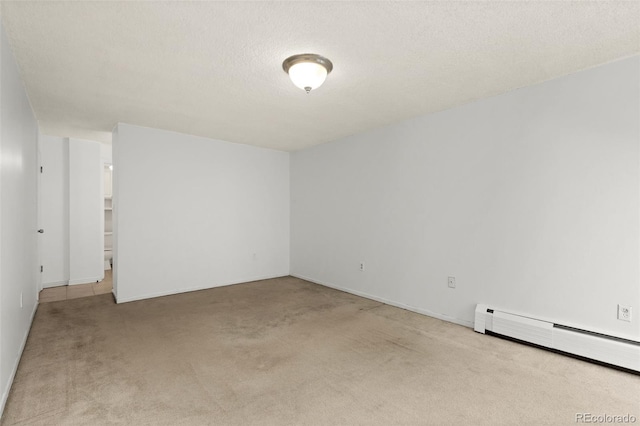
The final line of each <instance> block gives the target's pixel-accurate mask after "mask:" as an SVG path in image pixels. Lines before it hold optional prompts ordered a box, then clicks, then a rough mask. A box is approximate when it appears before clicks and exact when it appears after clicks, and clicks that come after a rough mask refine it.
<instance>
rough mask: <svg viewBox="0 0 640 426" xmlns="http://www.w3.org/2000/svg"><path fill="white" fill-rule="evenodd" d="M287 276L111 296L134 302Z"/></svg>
mask: <svg viewBox="0 0 640 426" xmlns="http://www.w3.org/2000/svg"><path fill="white" fill-rule="evenodd" d="M287 276H289V273H288V272H285V273H282V274H278V275H265V276H260V277H250V278H246V279H241V280H234V281H230V282H224V283H222V284H215V285H204V286H197V287H188V288H184V289H183V288H180V289H175V290H169V291H161V292H158V293H147V294H143V295H140V296H133V297H126V298H122V297H118V296H117V295H116V294H115V293H113V296H114V297H115V299H116V303H118V304H120V303H127V302H135V301H136V300H144V299H153V298H154V297H162V296H171V295H173V294H180V293H189V292H191V291H200V290H208V289H210V288H216V287H225V286H229V285H235V284H243V283H250V282H252V281H262V280H270V279H273V278H282V277H287Z"/></svg>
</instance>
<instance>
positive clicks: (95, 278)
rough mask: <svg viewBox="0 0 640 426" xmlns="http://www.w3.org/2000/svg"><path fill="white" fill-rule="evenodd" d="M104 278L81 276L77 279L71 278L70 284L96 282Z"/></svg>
mask: <svg viewBox="0 0 640 426" xmlns="http://www.w3.org/2000/svg"><path fill="white" fill-rule="evenodd" d="M103 279H104V278H100V277H89V278H79V279H77V280H69V285H78V284H95V283H96V282H97V281H102V280H103Z"/></svg>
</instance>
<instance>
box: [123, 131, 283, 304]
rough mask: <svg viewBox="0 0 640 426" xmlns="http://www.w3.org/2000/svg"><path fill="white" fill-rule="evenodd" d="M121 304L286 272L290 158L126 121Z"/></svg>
mask: <svg viewBox="0 0 640 426" xmlns="http://www.w3.org/2000/svg"><path fill="white" fill-rule="evenodd" d="M113 164H114V170H113V172H114V173H113V174H114V204H113V208H114V211H113V214H114V233H115V239H114V269H115V275H114V281H115V284H114V285H115V287H116V292H117V300H118V302H124V301H129V300H135V299H141V298H146V297H153V296H158V295H164V294H172V293H179V292H184V291H189V290H194V289H201V288H210V287H215V286H220V285H226V284H232V283H238V282H244V281H250V280H257V279H262V278H271V277H277V276H282V275H288V274H289V154H288V153H286V152H280V151H273V150H268V149H263V148H256V147H252V146H246V145H238V144H232V143H228V142H222V141H218V140H212V139H206V138H201V137H195V136H189V135H184V134H179V133H173V132H167V131H162V130H156V129H149V128H143V127H137V126H132V125H127V124H119V125H118V126H117V128H116V130H115V131H114V135H113Z"/></svg>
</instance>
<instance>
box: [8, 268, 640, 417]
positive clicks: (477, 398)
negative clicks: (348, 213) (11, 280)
mask: <svg viewBox="0 0 640 426" xmlns="http://www.w3.org/2000/svg"><path fill="white" fill-rule="evenodd" d="M639 401H640V377H638V376H636V375H632V374H629V373H625V372H621V371H617V370H613V369H610V368H606V367H601V366H598V365H593V364H590V363H586V362H583V361H578V360H575V359H571V358H568V357H564V356H561V355H557V354H553V353H549V352H546V351H543V350H539V349H535V348H531V347H527V346H524V345H519V344H516V343H512V342H508V341H504V340H501V339H498V338H495V337H489V336H484V335H481V334H477V333H474V332H473V331H472V330H470V329H468V328H465V327H461V326H457V325H453V324H449V323H445V322H442V321H439V320H436V319H432V318H429V317H425V316H422V315H418V314H415V313H411V312H408V311H404V310H402V309H398V308H394V307H390V306H387V305H383V304H380V303H377V302H374V301H370V300H367V299H363V298H359V297H356V296H352V295H349V294H346V293H342V292H339V291H335V290H331V289H328V288H324V287H322V286H318V285H315V284H311V283H308V282H305V281H302V280H299V279H296V278H292V277H286V278H281V279H274V280H267V281H259V282H253V283H247V284H240V285H235V286H230V287H221V288H217V289H211V290H205V291H198V292H192V293H186V294H181V295H175V296H168V297H162V298H157V299H151V300H145V301H140V302H132V303H126V304H122V305H115V304H114V303H113V301H112V297H111V295H101V296H94V297H89V298H84V299H75V300H66V301H60V302H52V303H44V304H41V305H40V307H39V309H38V312H37V315H36V318H35V321H34V324H33V328H32V330H31V334H30V336H29V340H28V342H27V346H26V348H25V351H24V356H23V358H22V361H21V363H20V367H19V370H18V373H17V376H16V379H15V382H14V385H13V388H12V391H11V395H10V397H9V401H8V403H7V407H6V410H5V414H4V417H3V419H2V424H3V425H10V424H29V425H101V424H127V425H206V424H211V425H253V424H257V425H260V424H263V425H358V424H360V425H365V424H366V425H422V424H424V425H429V424H431V425H445V424H460V425H480V424H487V425H495V424H502V425H516V424H531V425H540V424H567V425H570V424H575V419H576V413H591V414H594V415H602V414H609V415H617V414H620V415H623V414H627V413H629V414H633V415H635V416H636V417H637V418H638V420H637V422H640V405H639V404H640V402H639Z"/></svg>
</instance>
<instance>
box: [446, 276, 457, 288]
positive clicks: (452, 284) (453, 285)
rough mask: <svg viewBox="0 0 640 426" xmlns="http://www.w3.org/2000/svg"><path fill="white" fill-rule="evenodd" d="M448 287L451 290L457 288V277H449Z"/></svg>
mask: <svg viewBox="0 0 640 426" xmlns="http://www.w3.org/2000/svg"><path fill="white" fill-rule="evenodd" d="M447 286H449V288H456V277H448V278H447Z"/></svg>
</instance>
